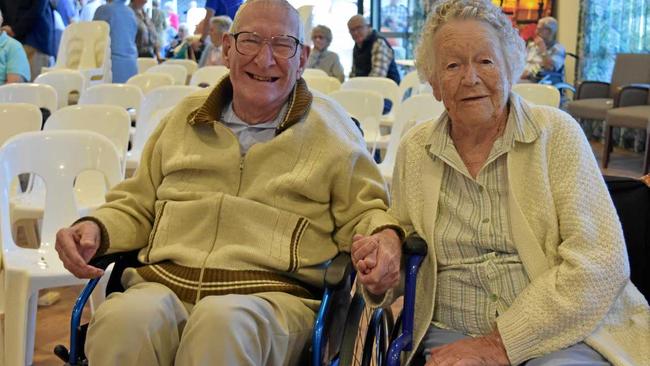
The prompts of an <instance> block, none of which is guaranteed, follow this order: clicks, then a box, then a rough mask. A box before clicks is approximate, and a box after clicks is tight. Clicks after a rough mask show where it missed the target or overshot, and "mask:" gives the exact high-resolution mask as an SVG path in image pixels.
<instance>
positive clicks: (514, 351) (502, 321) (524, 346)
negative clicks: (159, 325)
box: [497, 311, 540, 365]
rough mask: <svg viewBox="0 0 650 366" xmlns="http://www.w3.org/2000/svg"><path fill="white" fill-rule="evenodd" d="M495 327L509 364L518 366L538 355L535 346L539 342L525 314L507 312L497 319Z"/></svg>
mask: <svg viewBox="0 0 650 366" xmlns="http://www.w3.org/2000/svg"><path fill="white" fill-rule="evenodd" d="M497 327H498V328H499V333H500V334H501V340H502V341H503V345H504V347H505V348H506V352H507V353H508V358H509V359H510V364H512V365H519V364H521V363H523V362H525V361H527V360H529V359H531V358H533V357H535V356H537V355H538V353H539V352H538V351H537V345H538V344H539V341H540V340H539V339H537V337H536V336H535V333H534V332H533V330H532V329H531V327H530V322H529V319H528V317H527V316H525V314H522V313H520V312H512V311H507V312H505V313H504V314H502V315H501V316H499V317H498V318H497Z"/></svg>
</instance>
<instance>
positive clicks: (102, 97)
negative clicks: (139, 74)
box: [79, 84, 143, 110]
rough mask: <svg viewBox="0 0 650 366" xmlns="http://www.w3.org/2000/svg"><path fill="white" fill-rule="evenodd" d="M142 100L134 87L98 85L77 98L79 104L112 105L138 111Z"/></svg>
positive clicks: (141, 96)
mask: <svg viewBox="0 0 650 366" xmlns="http://www.w3.org/2000/svg"><path fill="white" fill-rule="evenodd" d="M142 98H143V95H142V91H141V90H140V88H138V87H137V86H135V85H128V84H99V85H95V86H91V87H90V88H88V89H86V90H85V91H84V92H83V93H82V94H81V98H79V104H80V105H83V104H101V105H114V106H119V107H122V108H124V109H125V110H126V109H132V108H133V109H138V108H139V107H140V103H141V102H142Z"/></svg>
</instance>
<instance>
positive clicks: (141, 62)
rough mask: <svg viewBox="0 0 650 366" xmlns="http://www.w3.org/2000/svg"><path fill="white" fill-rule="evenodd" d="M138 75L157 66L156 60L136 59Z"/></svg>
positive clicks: (147, 58) (150, 58)
mask: <svg viewBox="0 0 650 366" xmlns="http://www.w3.org/2000/svg"><path fill="white" fill-rule="evenodd" d="M137 62H138V74H142V73H143V72H145V71H147V70H149V68H151V67H154V66H156V65H158V60H156V59H155V58H153V57H138V61H137Z"/></svg>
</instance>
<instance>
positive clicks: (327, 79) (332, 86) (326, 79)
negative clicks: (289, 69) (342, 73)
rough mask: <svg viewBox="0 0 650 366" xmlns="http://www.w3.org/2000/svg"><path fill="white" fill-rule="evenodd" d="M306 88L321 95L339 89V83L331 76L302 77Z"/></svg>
mask: <svg viewBox="0 0 650 366" xmlns="http://www.w3.org/2000/svg"><path fill="white" fill-rule="evenodd" d="M303 78H304V79H305V82H306V83H307V87H308V88H309V89H312V90H318V91H319V92H321V93H325V94H329V93H331V92H333V91H336V90H339V89H341V82H340V81H339V80H338V79H337V78H335V77H331V76H303Z"/></svg>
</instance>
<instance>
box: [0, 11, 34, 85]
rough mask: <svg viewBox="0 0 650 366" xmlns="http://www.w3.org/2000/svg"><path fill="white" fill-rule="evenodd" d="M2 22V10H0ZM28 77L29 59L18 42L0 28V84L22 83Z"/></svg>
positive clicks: (0, 21) (0, 22) (0, 20)
mask: <svg viewBox="0 0 650 366" xmlns="http://www.w3.org/2000/svg"><path fill="white" fill-rule="evenodd" d="M0 24H2V11H0ZM29 79H30V71H29V61H28V60H27V55H26V54H25V50H23V47H22V46H21V45H20V42H18V41H16V40H15V39H13V38H11V37H9V35H7V32H5V31H3V30H2V29H0V85H2V84H9V83H22V82H25V81H28V80H29Z"/></svg>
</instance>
